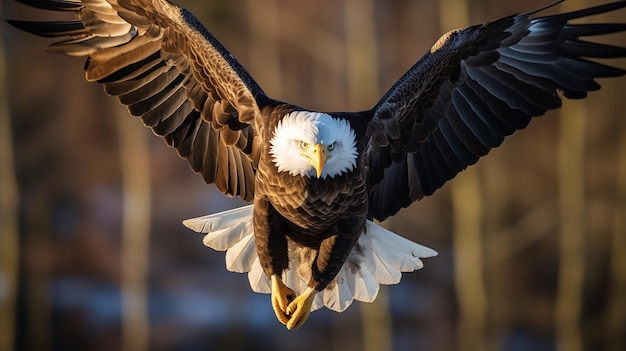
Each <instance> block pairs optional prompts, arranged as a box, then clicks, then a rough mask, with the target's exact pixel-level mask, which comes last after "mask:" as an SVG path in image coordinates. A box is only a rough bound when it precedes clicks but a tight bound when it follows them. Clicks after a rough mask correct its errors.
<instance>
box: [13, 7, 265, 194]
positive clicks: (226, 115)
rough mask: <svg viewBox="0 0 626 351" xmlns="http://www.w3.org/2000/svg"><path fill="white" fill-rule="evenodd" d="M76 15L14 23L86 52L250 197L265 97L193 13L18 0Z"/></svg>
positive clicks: (93, 66)
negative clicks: (256, 121)
mask: <svg viewBox="0 0 626 351" xmlns="http://www.w3.org/2000/svg"><path fill="white" fill-rule="evenodd" d="M19 1H20V2H22V3H24V4H27V5H30V6H34V7H38V8H43V9H47V10H56V11H68V12H71V13H73V14H75V16H74V17H73V18H72V19H71V20H67V21H54V22H29V21H9V22H10V23H11V24H12V25H14V26H15V27H18V28H20V29H23V30H25V31H28V32H30V33H33V34H37V35H41V36H45V37H63V40H62V41H59V42H56V43H53V44H51V45H50V46H49V47H48V51H49V52H53V53H60V54H63V55H67V56H79V57H87V62H86V64H85V71H86V79H87V80H88V81H92V82H99V83H102V84H103V86H104V89H105V91H106V92H107V93H109V94H111V95H114V96H117V97H118V99H119V100H120V102H121V103H122V104H124V105H126V106H128V109H129V111H130V113H131V114H132V115H134V116H138V117H141V119H142V120H143V123H144V124H145V125H146V126H147V127H150V128H151V129H152V130H153V132H154V133H155V134H156V135H158V136H161V137H163V138H164V139H165V141H166V142H167V144H168V145H170V146H172V147H174V148H175V149H176V150H177V152H178V154H179V155H180V156H181V157H183V158H185V159H187V160H188V161H189V164H190V165H191V168H192V169H193V170H194V171H195V172H198V173H200V174H201V175H202V177H203V178H204V180H205V181H206V182H207V183H215V184H216V185H217V187H218V188H219V189H220V190H221V191H222V192H223V193H225V194H227V195H231V196H240V197H241V198H243V199H245V200H251V199H252V198H253V196H254V172H255V171H254V169H255V167H256V163H257V161H258V157H259V155H258V149H259V148H258V147H257V146H258V144H259V143H260V140H258V139H259V137H258V135H257V133H256V131H255V129H254V123H252V122H253V120H254V119H255V118H257V117H258V116H259V115H260V112H259V106H258V105H257V99H259V98H260V97H264V96H265V95H264V93H263V91H262V90H261V88H260V87H259V86H258V85H257V83H256V82H255V81H254V80H253V79H252V77H250V75H249V74H248V73H247V72H246V70H245V69H244V68H243V67H242V66H241V65H240V64H239V63H238V62H237V60H236V59H235V58H234V57H233V56H232V55H231V54H230V53H229V52H228V51H227V50H226V49H225V48H224V47H223V46H222V45H221V44H220V43H219V42H218V41H217V39H215V37H213V36H212V35H211V33H209V31H208V30H207V29H206V28H205V27H204V26H202V24H201V23H200V22H199V21H198V19H197V18H196V17H194V16H193V15H192V14H191V13H190V12H189V11H187V10H186V9H184V8H181V7H179V6H177V5H174V4H172V3H169V2H167V1H164V0H156V1H144V0H107V1H105V0H88V1H87V0H83V1H79V0H19Z"/></svg>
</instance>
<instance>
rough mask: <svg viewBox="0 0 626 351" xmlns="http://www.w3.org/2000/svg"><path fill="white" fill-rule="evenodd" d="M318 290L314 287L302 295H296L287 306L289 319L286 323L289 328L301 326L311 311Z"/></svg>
mask: <svg viewBox="0 0 626 351" xmlns="http://www.w3.org/2000/svg"><path fill="white" fill-rule="evenodd" d="M316 294H317V291H316V290H315V289H313V288H308V289H307V290H306V291H305V292H304V293H302V295H300V296H298V297H296V299H295V300H293V301H291V303H289V305H288V306H287V309H286V310H285V312H286V313H287V316H289V317H290V318H289V321H288V322H287V323H286V324H285V325H286V326H287V329H289V330H294V329H298V328H300V327H301V326H302V325H303V324H304V322H305V321H306V319H307V318H308V317H309V314H310V313H311V306H312V305H313V300H315V295H316Z"/></svg>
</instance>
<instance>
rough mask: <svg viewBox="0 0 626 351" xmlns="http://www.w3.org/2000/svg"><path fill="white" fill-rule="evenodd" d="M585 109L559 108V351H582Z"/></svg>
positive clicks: (575, 105)
mask: <svg viewBox="0 0 626 351" xmlns="http://www.w3.org/2000/svg"><path fill="white" fill-rule="evenodd" d="M561 6H562V10H563V11H571V10H573V9H578V8H583V7H584V6H585V1H584V0H577V1H568V2H565V3H563V4H562V5H561ZM586 119H587V106H586V103H585V102H584V101H580V100H574V101H568V102H567V104H565V105H564V106H563V108H562V109H561V116H560V127H559V135H560V138H559V146H558V177H559V207H560V217H561V221H560V222H561V227H560V234H559V236H560V239H559V279H558V286H557V295H556V307H555V309H556V310H555V327H556V342H557V349H558V350H559V351H582V349H583V339H582V330H581V320H580V317H581V303H582V297H583V285H584V272H585V250H584V242H585V227H586V225H587V221H586V220H585V217H586V216H585V215H586V208H585V144H586V143H585V139H586V135H585V130H586V127H587V123H586Z"/></svg>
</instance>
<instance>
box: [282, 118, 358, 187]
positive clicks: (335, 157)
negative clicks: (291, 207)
mask: <svg viewBox="0 0 626 351" xmlns="http://www.w3.org/2000/svg"><path fill="white" fill-rule="evenodd" d="M302 143H305V144H308V145H315V144H323V145H325V146H326V147H330V148H329V155H328V157H327V159H326V163H325V165H324V168H323V169H322V173H321V175H320V178H324V179H325V178H327V177H331V178H333V177H335V176H338V175H340V174H342V173H345V172H349V171H351V170H353V169H354V167H356V162H357V157H358V152H357V148H356V135H355V133H354V130H353V129H352V128H351V127H350V123H348V121H346V120H343V119H339V118H333V117H331V116H330V115H328V114H325V113H317V112H309V111H295V112H291V113H290V114H288V115H286V116H285V117H284V118H283V119H282V120H281V121H280V122H279V123H278V126H277V127H276V130H275V131H274V136H273V137H272V139H271V140H270V144H271V149H270V154H271V155H272V160H273V161H274V164H276V167H277V168H278V171H280V172H289V174H291V175H292V176H306V177H315V175H316V173H315V169H314V168H313V166H312V165H311V163H310V162H309V160H307V159H306V158H305V157H303V156H302V152H301V147H300V145H302ZM331 145H332V146H331ZM330 149H332V150H330Z"/></svg>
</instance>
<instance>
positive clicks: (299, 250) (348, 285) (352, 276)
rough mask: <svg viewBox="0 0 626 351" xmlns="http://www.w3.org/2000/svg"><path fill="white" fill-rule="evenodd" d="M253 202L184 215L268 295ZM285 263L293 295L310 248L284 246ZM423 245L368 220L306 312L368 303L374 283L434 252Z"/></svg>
mask: <svg viewBox="0 0 626 351" xmlns="http://www.w3.org/2000/svg"><path fill="white" fill-rule="evenodd" d="M252 213H253V205H249V206H244V207H240V208H236V209H232V210H228V211H224V212H219V213H215V214H212V215H208V216H203V217H198V218H193V219H187V220H185V221H184V222H183V224H184V225H185V226H187V227H188V228H190V229H192V230H194V231H196V232H200V233H206V235H205V236H204V240H203V242H204V244H205V245H206V246H208V247H210V248H213V249H215V250H218V251H226V268H227V269H228V270H230V271H233V272H238V273H246V272H247V273H248V281H249V282H250V287H251V288H252V291H254V292H257V293H264V294H269V293H270V292H271V284H270V280H269V278H268V277H267V276H266V275H265V273H264V272H263V269H262V268H261V264H260V262H259V258H258V256H257V252H256V241H255V238H254V228H253V225H252ZM289 245H290V246H289V267H290V269H288V270H286V271H284V272H283V276H282V279H283V282H284V283H285V284H286V285H287V286H289V287H290V288H291V289H293V290H294V291H295V292H296V294H301V293H303V292H304V291H305V290H306V289H307V288H308V282H309V279H310V275H311V269H310V267H311V264H312V263H313V260H314V259H315V257H316V255H315V250H313V249H310V248H306V247H302V246H299V245H296V244H295V243H294V242H290V244H289ZM436 255H437V252H436V251H435V250H432V249H430V248H428V247H425V246H422V245H419V244H417V243H415V242H413V241H411V240H408V239H405V238H403V237H401V236H399V235H397V234H395V233H393V232H391V231H389V230H387V229H385V228H383V227H381V226H379V225H378V224H375V223H373V222H371V221H367V223H366V226H365V231H364V232H363V233H362V234H361V236H360V237H359V240H358V242H357V244H356V246H355V249H353V250H352V252H351V253H350V255H349V256H348V258H347V259H346V263H345V264H344V265H343V267H342V268H341V270H340V271H339V273H338V274H337V276H336V277H335V279H334V280H333V282H332V283H331V284H329V285H328V286H327V287H326V289H324V290H323V291H321V292H319V293H318V294H317V296H316V297H315V300H314V302H313V305H312V307H311V311H314V310H317V309H319V308H322V307H327V308H328V309H331V310H333V311H336V312H342V311H344V310H345V309H346V308H348V307H349V306H350V305H351V304H352V301H354V300H358V301H363V302H372V301H374V300H375V299H376V296H377V295H378V290H379V285H380V284H397V283H398V282H400V278H401V277H402V273H403V272H412V271H414V270H417V269H420V268H422V267H423V266H424V265H423V263H422V261H421V260H420V259H421V258H427V257H433V256H436Z"/></svg>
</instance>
